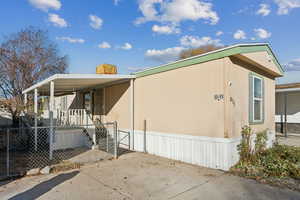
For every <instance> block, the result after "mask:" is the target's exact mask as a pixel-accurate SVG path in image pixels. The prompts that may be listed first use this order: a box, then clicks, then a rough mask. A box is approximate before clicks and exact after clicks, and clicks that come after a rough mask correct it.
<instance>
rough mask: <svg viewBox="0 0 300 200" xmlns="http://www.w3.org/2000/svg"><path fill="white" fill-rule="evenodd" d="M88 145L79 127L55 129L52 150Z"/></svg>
mask: <svg viewBox="0 0 300 200" xmlns="http://www.w3.org/2000/svg"><path fill="white" fill-rule="evenodd" d="M78 147H90V146H89V143H88V139H87V137H86V136H85V135H84V134H83V133H82V130H80V129H70V130H56V131H55V139H54V150H61V149H69V148H78Z"/></svg>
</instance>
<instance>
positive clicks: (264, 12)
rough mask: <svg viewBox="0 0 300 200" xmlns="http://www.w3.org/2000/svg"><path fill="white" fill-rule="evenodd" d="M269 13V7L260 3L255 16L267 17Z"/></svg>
mask: <svg viewBox="0 0 300 200" xmlns="http://www.w3.org/2000/svg"><path fill="white" fill-rule="evenodd" d="M270 12H271V10H270V6H269V5H268V4H264V3H262V4H260V5H259V9H258V10H257V11H256V14H257V15H261V16H267V15H269V14H270Z"/></svg>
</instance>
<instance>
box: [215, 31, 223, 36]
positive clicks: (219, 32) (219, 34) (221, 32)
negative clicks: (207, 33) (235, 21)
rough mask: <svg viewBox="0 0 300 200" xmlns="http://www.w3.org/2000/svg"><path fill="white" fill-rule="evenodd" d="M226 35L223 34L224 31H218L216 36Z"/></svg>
mask: <svg viewBox="0 0 300 200" xmlns="http://www.w3.org/2000/svg"><path fill="white" fill-rule="evenodd" d="M223 34H224V33H223V31H218V32H216V36H221V35H223Z"/></svg>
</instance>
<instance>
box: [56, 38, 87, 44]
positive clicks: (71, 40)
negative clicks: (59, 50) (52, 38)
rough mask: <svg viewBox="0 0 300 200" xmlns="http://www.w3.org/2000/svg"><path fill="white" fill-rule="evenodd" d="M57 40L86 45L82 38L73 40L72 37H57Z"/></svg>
mask: <svg viewBox="0 0 300 200" xmlns="http://www.w3.org/2000/svg"><path fill="white" fill-rule="evenodd" d="M56 39H57V40H61V41H67V42H70V43H81V44H82V43H84V42H85V40H84V39H81V38H72V37H57V38H56Z"/></svg>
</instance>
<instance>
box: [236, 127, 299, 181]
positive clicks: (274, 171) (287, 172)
mask: <svg viewBox="0 0 300 200" xmlns="http://www.w3.org/2000/svg"><path fill="white" fill-rule="evenodd" d="M253 134H254V133H253V132H252V130H251V128H250V127H249V126H244V127H243V128H242V140H241V143H240V145H238V150H239V153H240V161H239V162H238V163H237V164H236V165H235V166H234V167H233V168H232V171H233V172H234V173H238V174H239V175H242V176H247V177H251V178H255V179H264V180H270V182H273V179H274V178H275V179H278V180H285V179H289V178H292V179H295V180H299V181H300V147H293V146H287V145H279V144H277V143H275V144H274V145H273V147H272V148H269V149H267V147H266V144H267V140H268V137H267V131H262V132H259V133H256V139H255V144H252V143H251V142H252V141H253V140H251V137H252V135H253ZM253 145H254V146H253ZM252 147H254V148H252Z"/></svg>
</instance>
